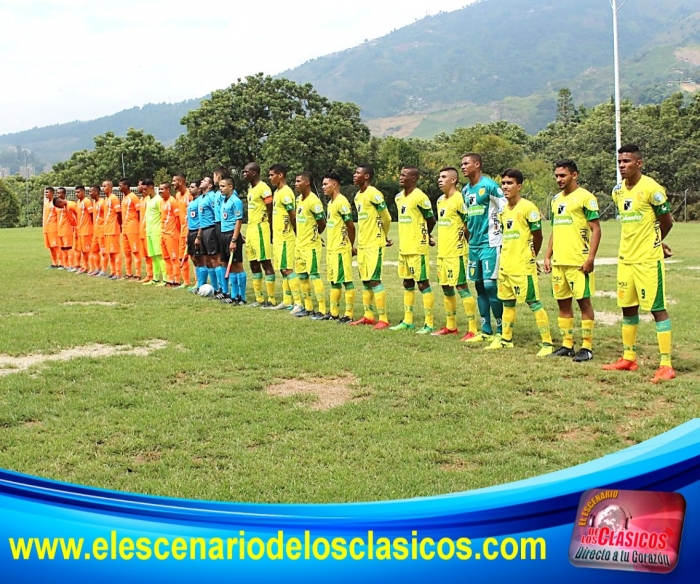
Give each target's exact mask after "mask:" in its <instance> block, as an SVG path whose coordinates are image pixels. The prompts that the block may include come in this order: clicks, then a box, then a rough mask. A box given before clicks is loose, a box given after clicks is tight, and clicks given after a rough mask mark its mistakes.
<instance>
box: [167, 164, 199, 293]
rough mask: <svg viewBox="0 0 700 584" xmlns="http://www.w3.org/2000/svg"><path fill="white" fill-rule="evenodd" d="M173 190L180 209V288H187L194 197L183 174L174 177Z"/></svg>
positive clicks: (188, 283) (178, 256) (178, 257)
mask: <svg viewBox="0 0 700 584" xmlns="http://www.w3.org/2000/svg"><path fill="white" fill-rule="evenodd" d="M173 188H174V189H175V200H176V201H177V204H178V206H179V209H180V239H179V244H178V250H177V261H178V262H179V265H180V276H181V277H182V285H181V286H180V288H187V287H188V286H189V285H190V263H189V261H188V257H187V234H188V232H189V228H188V226H187V206H188V205H189V204H190V202H191V201H192V198H193V197H192V194H191V193H190V191H189V189H188V188H187V179H186V178H185V175H184V174H182V173H178V174H176V175H174V176H173ZM195 188H196V185H195Z"/></svg>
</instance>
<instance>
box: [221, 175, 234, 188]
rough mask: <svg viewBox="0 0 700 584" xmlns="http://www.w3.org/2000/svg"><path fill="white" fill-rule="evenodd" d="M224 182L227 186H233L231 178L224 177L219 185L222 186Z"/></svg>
mask: <svg viewBox="0 0 700 584" xmlns="http://www.w3.org/2000/svg"><path fill="white" fill-rule="evenodd" d="M222 182H225V183H226V184H229V185H231V186H233V179H232V178H231V177H230V176H225V177H223V178H222V179H221V180H220V181H219V185H220V184H221V183H222Z"/></svg>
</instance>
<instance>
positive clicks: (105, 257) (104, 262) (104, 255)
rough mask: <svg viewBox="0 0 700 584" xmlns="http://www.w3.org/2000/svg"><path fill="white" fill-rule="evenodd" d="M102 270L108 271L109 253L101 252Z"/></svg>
mask: <svg viewBox="0 0 700 584" xmlns="http://www.w3.org/2000/svg"><path fill="white" fill-rule="evenodd" d="M100 271H101V272H106V271H107V254H106V253H102V254H100Z"/></svg>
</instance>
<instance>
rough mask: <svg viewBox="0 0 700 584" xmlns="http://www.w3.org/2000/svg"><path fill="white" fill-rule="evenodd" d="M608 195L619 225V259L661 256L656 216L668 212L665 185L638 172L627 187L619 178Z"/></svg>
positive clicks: (629, 260)
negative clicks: (618, 218) (637, 176)
mask: <svg viewBox="0 0 700 584" xmlns="http://www.w3.org/2000/svg"><path fill="white" fill-rule="evenodd" d="M612 198H613V201H614V203H615V205H616V206H617V212H618V213H619V215H620V224H621V226H622V233H621V234H620V252H619V255H618V259H619V260H620V262H621V263H623V264H636V263H638V262H649V261H658V260H662V259H664V251H663V248H662V247H661V228H660V227H659V221H658V219H657V217H658V216H659V215H664V214H666V213H670V212H671V208H670V207H669V205H668V199H667V198H666V191H665V189H664V188H663V187H662V186H661V185H660V184H659V183H657V182H656V181H655V180H654V179H653V178H651V177H648V176H644V175H642V178H641V179H640V180H639V182H638V183H637V184H636V185H634V186H633V187H632V188H631V189H628V188H627V185H626V184H625V181H622V183H621V184H619V185H617V186H616V187H615V188H614V189H613V192H612Z"/></svg>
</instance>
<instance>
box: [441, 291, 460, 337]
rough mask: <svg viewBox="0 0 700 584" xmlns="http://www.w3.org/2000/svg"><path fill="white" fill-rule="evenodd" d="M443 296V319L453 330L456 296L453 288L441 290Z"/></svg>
mask: <svg viewBox="0 0 700 584" xmlns="http://www.w3.org/2000/svg"><path fill="white" fill-rule="evenodd" d="M443 292H444V293H445V297H444V298H443V303H444V305H445V320H446V321H447V322H446V326H447V328H448V329H449V330H451V331H453V330H455V329H456V328H457V296H455V290H454V288H450V289H449V290H443Z"/></svg>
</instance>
